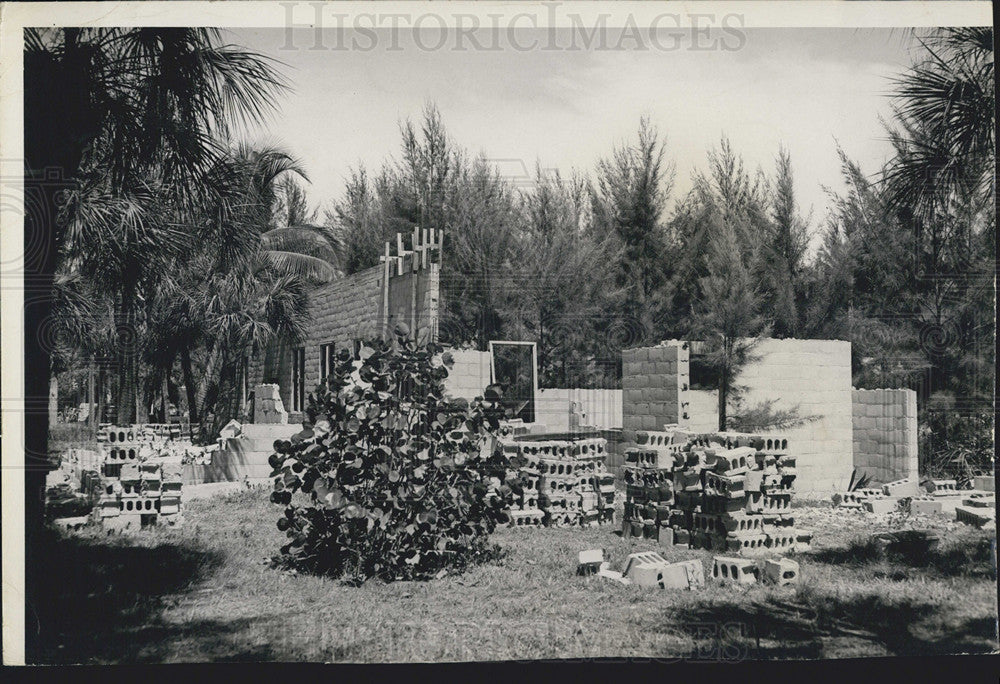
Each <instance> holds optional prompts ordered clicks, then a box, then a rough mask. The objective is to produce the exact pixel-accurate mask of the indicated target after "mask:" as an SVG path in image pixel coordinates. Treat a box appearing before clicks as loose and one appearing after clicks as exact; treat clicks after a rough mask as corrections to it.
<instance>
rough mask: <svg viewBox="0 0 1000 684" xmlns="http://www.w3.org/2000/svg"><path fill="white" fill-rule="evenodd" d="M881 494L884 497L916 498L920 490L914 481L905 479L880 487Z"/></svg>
mask: <svg viewBox="0 0 1000 684" xmlns="http://www.w3.org/2000/svg"><path fill="white" fill-rule="evenodd" d="M882 492H883V493H884V494H885V495H886V496H917V495H918V494H919V493H920V489H919V485H918V484H917V481H916V479H912V478H906V479H903V480H896V481H895V482H889V483H888V484H885V485H882Z"/></svg>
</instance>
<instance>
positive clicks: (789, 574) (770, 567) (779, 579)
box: [764, 558, 799, 587]
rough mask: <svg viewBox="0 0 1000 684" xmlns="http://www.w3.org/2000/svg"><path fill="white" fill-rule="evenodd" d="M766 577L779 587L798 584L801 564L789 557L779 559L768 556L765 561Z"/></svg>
mask: <svg viewBox="0 0 1000 684" xmlns="http://www.w3.org/2000/svg"><path fill="white" fill-rule="evenodd" d="M764 577H765V578H766V579H767V581H768V582H771V583H774V584H777V585H778V586H779V587H780V586H784V585H788V584H798V581H799V564H798V563H796V562H795V561H793V560H788V559H787V558H779V559H777V560H772V559H770V558H768V559H767V560H765V561H764Z"/></svg>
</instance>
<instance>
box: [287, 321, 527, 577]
mask: <svg viewBox="0 0 1000 684" xmlns="http://www.w3.org/2000/svg"><path fill="white" fill-rule="evenodd" d="M442 352H443V350H442V349H441V348H440V347H439V346H437V345H435V344H428V345H426V346H423V347H416V346H414V345H413V344H412V343H411V342H408V341H407V340H405V338H404V337H403V336H402V335H400V336H399V339H398V340H397V343H396V344H395V345H391V344H389V343H385V342H382V341H374V342H369V343H366V344H365V345H363V346H362V349H361V353H360V354H359V356H360V360H355V358H354V355H353V354H352V353H351V352H349V351H347V350H341V352H340V353H339V354H338V355H337V356H336V359H335V363H334V368H333V369H332V372H331V374H330V375H329V377H327V378H325V379H324V380H323V381H322V382H321V384H320V386H319V387H318V388H317V389H316V391H315V392H314V393H312V394H310V395H309V398H308V402H307V409H306V414H307V418H306V420H305V421H304V424H303V430H302V432H300V433H298V434H296V435H295V436H293V437H292V439H291V440H278V441H276V442H275V445H274V447H275V453H274V454H273V455H272V456H271V458H270V463H271V466H272V468H273V469H274V470H273V472H272V477H273V480H274V491H273V492H272V493H271V501H272V502H274V503H276V504H279V505H282V506H284V507H285V510H284V515H283V516H282V517H281V518H280V519H279V520H278V529H279V530H282V531H284V532H285V533H286V534H287V536H288V538H289V541H288V543H287V544H285V545H284V546H282V547H281V553H280V554H279V555H278V556H275V558H274V560H275V561H276V562H277V563H279V564H281V565H283V566H285V567H292V568H295V569H298V570H303V571H308V572H315V573H323V574H329V575H333V576H338V577H343V578H345V579H347V580H349V581H350V582H352V583H361V582H364V581H365V580H367V579H370V578H374V577H377V578H381V579H383V580H386V581H391V580H394V579H427V578H431V577H435V576H440V575H441V574H443V572H446V571H461V570H463V569H464V568H465V567H467V566H468V565H469V564H470V563H474V562H479V561H482V560H484V559H487V558H489V557H491V556H492V555H493V554H494V553H495V552H496V547H495V545H491V544H490V543H489V535H490V533H491V532H492V531H493V530H494V529H495V527H496V525H497V524H498V523H503V522H506V521H508V520H509V518H508V515H507V511H508V510H509V507H510V503H511V500H512V497H513V494H514V493H515V491H516V492H520V486H519V482H518V479H517V478H518V475H517V473H516V470H515V469H513V468H512V467H511V464H510V462H509V461H507V460H506V459H505V457H504V454H503V451H502V450H501V449H500V448H499V446H498V445H497V443H496V440H495V438H494V436H495V434H496V432H497V430H499V428H500V420H502V419H503V417H504V412H503V409H502V407H501V405H500V398H501V392H500V389H499V387H497V386H491V387H488V388H487V389H486V390H485V392H484V395H483V396H482V397H477V398H476V399H475V400H473V401H471V402H469V401H465V400H463V399H456V400H449V399H447V398H446V397H445V395H444V389H443V384H442V382H443V380H444V379H445V378H446V377H447V375H448V370H447V368H448V367H449V366H450V365H451V359H450V355H449V354H447V353H444V354H443V355H442ZM439 355H440V356H439ZM436 358H437V359H439V360H437V361H435V359H436Z"/></svg>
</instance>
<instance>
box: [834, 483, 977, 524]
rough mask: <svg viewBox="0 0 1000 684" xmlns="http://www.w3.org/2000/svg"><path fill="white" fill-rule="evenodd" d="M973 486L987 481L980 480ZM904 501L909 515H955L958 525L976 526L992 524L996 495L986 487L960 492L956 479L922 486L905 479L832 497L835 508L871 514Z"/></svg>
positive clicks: (890, 509)
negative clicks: (859, 510)
mask: <svg viewBox="0 0 1000 684" xmlns="http://www.w3.org/2000/svg"><path fill="white" fill-rule="evenodd" d="M975 484H983V485H985V484H987V482H986V481H985V480H979V481H978V482H975ZM988 484H992V480H991V481H990V482H989V483H988ZM904 499H908V500H909V502H910V504H909V505H910V513H913V514H916V515H954V516H955V519H956V520H957V521H958V522H964V523H967V524H970V525H975V526H977V527H984V526H986V525H989V524H991V523H992V524H995V519H996V512H995V502H996V494H995V493H994V492H993V491H991V490H987V489H985V488H984V489H978V488H976V489H959V487H958V483H957V482H956V481H955V480H947V479H945V480H929V481H927V482H926V483H924V485H923V486H922V487H921V486H920V485H919V484H918V483H917V480H916V479H915V478H904V479H902V480H896V481H895V482H889V483H887V484H884V485H882V486H881V487H877V488H866V489H857V490H854V491H852V492H844V493H837V494H834V495H833V503H834V505H835V506H839V507H840V508H857V509H861V510H863V511H865V512H867V513H871V514H873V515H885V514H887V513H894V512H896V511H899V510H901V509H900V503H901V502H902V501H903V500H904Z"/></svg>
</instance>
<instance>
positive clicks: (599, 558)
mask: <svg viewBox="0 0 1000 684" xmlns="http://www.w3.org/2000/svg"><path fill="white" fill-rule="evenodd" d="M603 562H604V549H590V550H588V551H581V552H580V553H579V559H578V561H577V566H576V574H577V575H594V574H597V571H598V570H600V569H601V563H603Z"/></svg>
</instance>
